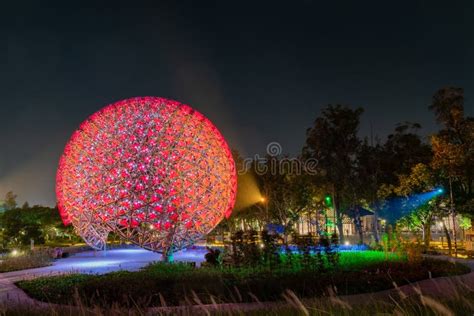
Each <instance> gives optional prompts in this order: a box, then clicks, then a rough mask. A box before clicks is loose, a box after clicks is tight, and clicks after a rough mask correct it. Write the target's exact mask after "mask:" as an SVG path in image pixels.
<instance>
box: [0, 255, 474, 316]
mask: <svg viewBox="0 0 474 316" xmlns="http://www.w3.org/2000/svg"><path fill="white" fill-rule="evenodd" d="M205 253H206V250H205V249H195V250H192V251H184V252H179V253H176V254H175V261H183V262H185V261H194V262H197V263H198V264H199V263H200V262H202V261H203V260H204V254H205ZM433 258H436V259H443V260H450V261H458V262H461V263H464V264H466V265H467V266H469V267H470V268H471V271H472V272H470V273H468V274H465V275H460V276H454V277H440V278H435V279H427V280H423V281H419V282H414V283H413V284H409V285H403V286H400V287H398V288H396V289H390V290H385V291H380V292H374V293H365V294H355V295H345V296H337V300H338V301H339V302H340V303H341V304H342V303H348V304H350V305H357V304H365V303H368V302H372V301H377V300H387V299H390V297H399V296H411V295H418V294H420V293H423V294H424V295H429V296H433V297H445V298H449V297H450V295H452V296H455V295H458V292H457V291H455V290H454V288H455V287H458V286H459V285H462V286H466V287H467V288H468V289H470V290H471V291H472V290H474V260H466V259H453V258H449V257H444V256H436V257H433ZM160 259H161V256H160V255H159V254H156V253H153V252H150V251H146V250H143V249H140V248H137V249H135V248H132V249H116V250H111V251H108V252H107V255H106V256H105V257H104V256H103V255H102V254H96V253H94V252H93V251H88V252H83V253H79V254H77V255H74V256H72V257H70V258H66V259H61V260H58V261H56V262H54V263H53V265H52V266H49V267H43V268H37V269H29V270H22V271H15V272H8V273H0V306H15V305H17V304H21V305H30V306H45V307H46V306H50V304H47V303H42V302H39V301H37V300H34V299H32V298H30V297H29V296H27V295H26V294H25V293H24V292H23V291H22V290H21V289H19V288H18V287H16V286H15V285H14V282H17V281H19V280H23V279H28V278H35V277H38V276H46V275H56V274H64V273H71V272H80V273H99V274H101V273H107V272H112V271H117V270H129V271H134V270H138V269H140V268H141V267H143V266H145V265H146V264H148V263H150V262H152V261H159V260H160ZM327 299H328V298H322V300H327ZM330 299H331V298H330ZM316 300H317V299H316ZM302 301H303V303H305V302H306V301H308V302H310V301H311V302H314V301H315V299H304V300H302ZM261 304H262V303H241V304H221V305H214V306H212V305H209V306H206V305H204V306H196V307H195V308H198V309H202V308H207V309H209V310H213V309H216V308H219V309H221V310H235V309H237V310H239V311H246V310H254V309H259V308H261V306H262V305H261ZM282 304H285V302H270V303H265V306H281V305H282ZM181 308H189V307H176V308H173V307H171V308H152V310H155V311H159V310H162V309H166V310H168V311H169V310H170V309H181Z"/></svg>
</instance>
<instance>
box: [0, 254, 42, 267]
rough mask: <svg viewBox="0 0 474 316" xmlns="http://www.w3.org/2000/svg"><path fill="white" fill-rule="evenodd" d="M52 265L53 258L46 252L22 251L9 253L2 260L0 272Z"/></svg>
mask: <svg viewBox="0 0 474 316" xmlns="http://www.w3.org/2000/svg"><path fill="white" fill-rule="evenodd" d="M49 265H51V258H50V257H49V256H48V254H47V253H45V252H40V251H34V252H26V253H23V252H20V253H19V254H18V255H11V254H10V255H7V256H5V257H3V258H2V260H1V261H0V272H9V271H17V270H25V269H33V268H39V267H45V266H49Z"/></svg>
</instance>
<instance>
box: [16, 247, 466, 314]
mask: <svg viewBox="0 0 474 316" xmlns="http://www.w3.org/2000/svg"><path fill="white" fill-rule="evenodd" d="M340 255H341V257H340V263H339V265H338V266H337V267H330V266H327V267H325V268H324V269H323V270H316V269H308V268H303V267H302V266H298V265H294V266H292V267H291V268H290V267H288V266H285V260H283V263H282V264H281V265H279V266H278V267H272V268H270V267H264V266H260V267H242V268H212V267H206V268H199V269H194V268H192V267H190V266H188V265H185V264H163V263H155V264H151V265H149V266H147V267H146V268H144V269H143V270H141V271H138V272H127V271H120V272H113V273H109V274H105V275H81V274H71V275H65V276H54V277H42V278H38V279H35V280H29V281H21V282H19V283H18V286H20V287H21V288H22V289H24V290H25V291H26V292H27V293H28V294H29V295H31V296H32V297H34V298H37V299H39V300H42V301H46V302H51V303H61V304H65V303H74V302H76V303H77V302H78V301H80V302H81V304H85V305H88V306H94V305H100V306H110V305H113V304H119V305H122V306H126V307H133V306H161V305H162V304H163V302H166V304H167V305H185V304H199V303H212V302H217V303H221V302H252V301H255V300H256V298H258V300H261V301H275V300H281V297H282V293H284V292H285V291H286V290H287V289H290V290H291V291H293V292H294V293H295V294H296V295H297V296H298V297H301V298H304V297H317V296H321V295H326V294H327V293H328V288H331V291H333V292H335V294H337V295H344V294H354V293H364V292H369V291H370V292H372V291H378V290H383V289H389V288H393V282H396V283H397V284H398V285H402V284H406V283H408V282H413V281H418V280H422V279H426V278H428V277H429V275H430V274H431V276H432V277H438V276H448V275H456V274H463V273H467V272H469V271H470V270H469V268H467V267H465V266H464V265H461V264H453V263H450V262H447V261H441V260H439V261H438V260H433V259H420V260H419V261H416V262H408V261H407V260H406V258H405V257H403V256H398V255H389V256H387V255H386V254H385V253H383V252H375V251H367V252H347V253H341V254H340ZM293 260H295V258H293ZM296 260H301V258H296Z"/></svg>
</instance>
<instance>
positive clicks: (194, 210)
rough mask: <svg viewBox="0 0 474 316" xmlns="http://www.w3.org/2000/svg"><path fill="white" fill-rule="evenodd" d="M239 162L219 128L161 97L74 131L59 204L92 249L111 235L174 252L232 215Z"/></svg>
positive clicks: (133, 103) (116, 107) (114, 109)
mask: <svg viewBox="0 0 474 316" xmlns="http://www.w3.org/2000/svg"><path fill="white" fill-rule="evenodd" d="M236 182H237V181H236V172H235V164H234V160H233V158H232V155H231V152H230V150H229V147H228V145H227V143H226V141H225V139H224V138H223V137H222V135H221V133H220V132H219V131H218V130H217V128H216V127H215V126H214V125H213V124H212V123H211V122H210V121H209V120H208V119H207V118H206V117H204V116H203V115H202V114H201V113H199V112H197V111H195V110H193V109H192V108H190V107H189V106H187V105H183V104H180V103H179V102H176V101H171V100H167V99H163V98H156V97H142V98H132V99H127V100H123V101H119V102H117V103H114V104H111V105H109V106H106V107H105V108H103V109H102V110H100V111H98V112H96V113H94V114H93V115H92V116H90V117H89V118H88V119H87V120H86V121H84V122H83V123H82V124H81V126H80V127H79V129H78V130H77V131H75V132H74V134H73V135H72V137H71V139H70V140H69V142H68V143H67V145H66V148H65V149H64V153H63V155H62V156H61V159H60V162H59V168H58V172H57V179H56V195H57V200H58V207H59V210H60V213H61V216H62V219H63V221H64V223H65V224H70V223H72V225H73V226H74V228H75V230H76V231H77V232H78V233H79V234H80V235H81V236H82V238H83V239H84V240H85V241H86V242H87V243H88V244H89V245H90V246H92V247H94V248H96V249H103V248H104V245H105V242H106V239H107V236H108V234H109V233H110V232H115V233H116V234H118V235H119V236H120V237H122V238H123V239H125V240H128V241H130V242H132V243H135V244H137V245H140V246H141V247H143V248H146V249H150V250H153V251H157V252H168V251H175V250H178V249H181V248H183V247H186V246H189V245H191V244H192V243H193V242H194V241H196V240H197V239H199V238H202V237H203V236H204V235H206V234H207V233H209V231H210V230H212V229H213V228H214V227H215V226H216V225H217V224H218V223H219V222H220V221H221V220H222V219H223V218H224V217H225V216H229V215H230V213H231V212H232V208H233V206H234V202H235V196H236V186H237V183H236Z"/></svg>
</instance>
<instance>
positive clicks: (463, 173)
mask: <svg viewBox="0 0 474 316" xmlns="http://www.w3.org/2000/svg"><path fill="white" fill-rule="evenodd" d="M429 108H430V110H432V111H433V112H434V114H435V117H436V120H437V122H438V123H440V124H442V126H443V129H441V130H440V131H439V132H438V133H437V134H435V135H433V136H432V137H431V144H432V147H433V152H434V157H433V162H432V166H433V168H434V169H436V170H438V171H439V172H440V173H441V175H442V176H443V177H444V179H445V186H446V187H449V189H450V193H452V195H453V198H452V201H451V202H452V203H451V204H452V205H451V209H452V210H451V211H452V212H453V214H454V211H455V209H458V210H459V211H460V212H461V213H464V214H471V215H474V192H473V190H474V118H472V117H465V115H464V91H463V89H461V88H456V87H447V88H443V89H440V90H438V91H437V92H436V93H435V95H434V96H433V102H432V104H431V106H430V107H429Z"/></svg>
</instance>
